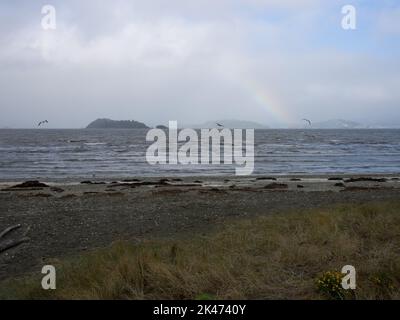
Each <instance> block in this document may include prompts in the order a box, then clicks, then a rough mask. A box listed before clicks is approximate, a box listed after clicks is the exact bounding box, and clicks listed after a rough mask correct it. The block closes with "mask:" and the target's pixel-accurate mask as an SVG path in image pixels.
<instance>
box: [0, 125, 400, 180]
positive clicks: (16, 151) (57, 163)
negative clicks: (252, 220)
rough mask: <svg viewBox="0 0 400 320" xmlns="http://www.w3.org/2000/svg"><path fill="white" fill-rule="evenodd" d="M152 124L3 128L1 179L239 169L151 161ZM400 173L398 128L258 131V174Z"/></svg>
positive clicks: (185, 173)
mask: <svg viewBox="0 0 400 320" xmlns="http://www.w3.org/2000/svg"><path fill="white" fill-rule="evenodd" d="M146 133H147V130H87V129H79V130H78V129H77V130H46V129H45V130H11V129H2V130H0V180H2V181H17V180H26V179H41V180H70V181H75V180H79V179H91V178H104V179H117V178H126V177H147V176H148V177H150V176H158V177H159V176H202V175H209V176H215V175H228V176H229V175H234V174H235V171H234V168H235V167H236V164H233V165H224V164H221V165H150V164H148V163H147V161H146V157H145V155H146V150H147V148H148V147H149V146H150V145H151V142H146V138H145V137H146ZM339 173H345V174H372V173H379V174H398V173H400V130H398V129H393V130H386V129H380V130H369V129H368V130H256V132H255V169H254V174H256V175H260V174H263V175H287V174H293V175H296V174H299V175H300V174H307V175H319V174H339Z"/></svg>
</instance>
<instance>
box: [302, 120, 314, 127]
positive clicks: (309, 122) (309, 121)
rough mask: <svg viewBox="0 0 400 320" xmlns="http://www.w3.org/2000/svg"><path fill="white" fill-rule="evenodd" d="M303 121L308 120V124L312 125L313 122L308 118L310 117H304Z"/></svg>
mask: <svg viewBox="0 0 400 320" xmlns="http://www.w3.org/2000/svg"><path fill="white" fill-rule="evenodd" d="M303 121H306V122H308V124H309V125H310V127H311V126H312V122H311V120H308V119H303Z"/></svg>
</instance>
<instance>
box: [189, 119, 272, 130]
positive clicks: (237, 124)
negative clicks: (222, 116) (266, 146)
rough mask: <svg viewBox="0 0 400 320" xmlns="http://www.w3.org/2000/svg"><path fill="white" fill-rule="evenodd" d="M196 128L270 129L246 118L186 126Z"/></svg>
mask: <svg viewBox="0 0 400 320" xmlns="http://www.w3.org/2000/svg"><path fill="white" fill-rule="evenodd" d="M185 127H189V128H194V129H203V128H204V129H213V128H222V127H224V128H228V129H268V126H266V125H263V124H260V123H257V122H253V121H245V120H215V121H207V122H205V123H202V124H195V125H190V126H185Z"/></svg>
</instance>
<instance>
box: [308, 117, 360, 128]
mask: <svg viewBox="0 0 400 320" xmlns="http://www.w3.org/2000/svg"><path fill="white" fill-rule="evenodd" d="M312 128H314V129H364V128H367V126H365V125H363V124H360V123H358V122H354V121H347V120H342V119H334V120H328V121H323V122H316V123H313V124H312Z"/></svg>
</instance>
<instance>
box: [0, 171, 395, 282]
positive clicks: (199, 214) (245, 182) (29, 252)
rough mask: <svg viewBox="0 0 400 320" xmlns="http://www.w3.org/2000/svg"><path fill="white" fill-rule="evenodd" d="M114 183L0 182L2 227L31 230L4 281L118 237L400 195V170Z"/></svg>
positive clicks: (201, 228) (173, 232)
mask: <svg viewBox="0 0 400 320" xmlns="http://www.w3.org/2000/svg"><path fill="white" fill-rule="evenodd" d="M329 178H331V179H332V178H333V180H328V179H329ZM41 182H43V181H41ZM114 182H115V183H111V182H108V181H107V182H105V181H104V183H99V182H95V181H92V182H91V183H87V184H81V183H77V182H76V183H75V184H73V185H68V184H57V183H47V185H48V186H46V187H43V186H41V187H38V186H34V187H21V186H19V187H18V186H17V187H16V186H15V185H14V184H13V183H0V205H1V208H2V210H1V213H0V230H4V229H5V228H8V227H10V226H12V225H17V224H21V225H22V228H21V229H22V230H21V233H23V232H24V231H25V230H27V229H29V233H28V237H29V238H30V241H29V242H27V243H24V244H22V245H21V246H18V247H16V248H14V249H11V250H9V251H7V252H5V253H3V254H1V255H0V279H4V278H9V277H13V276H18V275H23V274H25V273H27V272H32V271H34V272H37V271H38V270H39V269H38V268H39V267H38V266H41V265H43V264H44V262H45V261H48V260H49V259H53V258H60V257H64V256H68V255H75V254H79V253H81V252H84V251H87V250H91V249H95V248H101V247H105V246H108V245H110V244H111V243H113V242H114V241H120V240H127V241H130V242H141V241H146V240H149V239H154V238H160V237H161V238H166V239H179V238H182V237H186V236H191V235H193V234H203V233H204V234H206V233H208V232H209V231H210V230H213V229H215V228H219V227H220V226H221V225H223V224H224V223H226V222H229V221H230V220H236V219H253V218H256V217H259V216H268V215H270V214H284V213H285V212H289V211H296V210H308V209H310V210H311V209H314V208H329V207H331V206H334V205H340V204H349V203H350V204H365V203H376V202H384V201H398V199H400V177H399V176H395V175H393V176H391V177H389V176H388V175H366V176H357V175H342V176H340V175H329V176H326V175H325V176H313V177H304V176H303V177H301V178H300V177H299V176H285V177H282V176H280V177H274V176H252V177H232V176H230V177H207V178H206V177H204V176H203V177H190V178H188V177H186V178H185V177H175V178H172V179H171V178H162V179H156V178H142V179H139V178H134V179H132V181H131V182H123V181H121V182H118V181H114ZM13 186H14V187H13Z"/></svg>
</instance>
